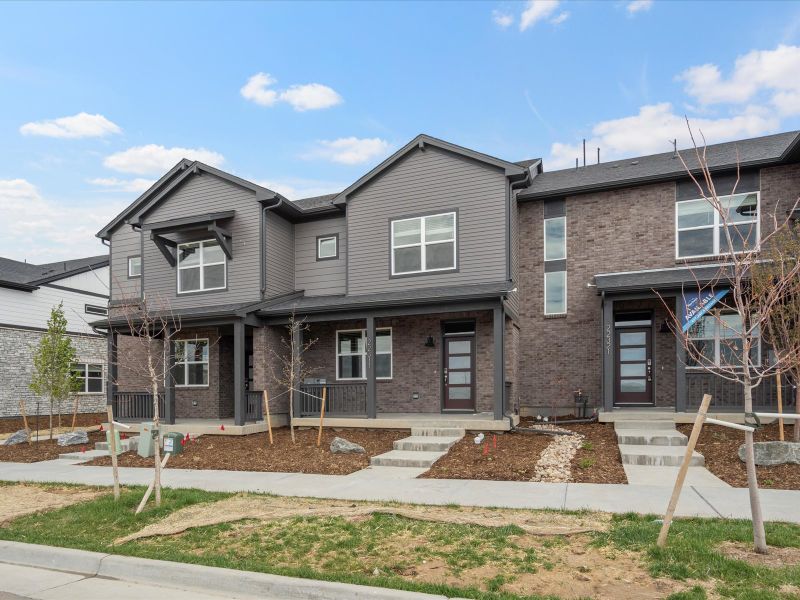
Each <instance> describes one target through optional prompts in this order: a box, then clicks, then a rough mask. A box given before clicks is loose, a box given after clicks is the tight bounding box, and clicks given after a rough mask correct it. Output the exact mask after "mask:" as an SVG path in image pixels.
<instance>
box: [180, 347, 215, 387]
mask: <svg viewBox="0 0 800 600" xmlns="http://www.w3.org/2000/svg"><path fill="white" fill-rule="evenodd" d="M173 375H174V377H175V385H179V386H181V387H191V386H206V385H208V340H207V339H196V340H177V341H176V342H175V370H174V371H173Z"/></svg>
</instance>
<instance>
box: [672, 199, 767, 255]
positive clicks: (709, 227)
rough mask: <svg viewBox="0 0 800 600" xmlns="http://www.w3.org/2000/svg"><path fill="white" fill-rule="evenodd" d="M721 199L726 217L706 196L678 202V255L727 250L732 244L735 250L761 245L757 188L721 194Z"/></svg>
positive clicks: (717, 253) (676, 221)
mask: <svg viewBox="0 0 800 600" xmlns="http://www.w3.org/2000/svg"><path fill="white" fill-rule="evenodd" d="M719 200H720V202H721V204H722V207H723V209H724V211H725V218H724V219H723V217H722V215H721V214H720V212H719V211H718V210H716V209H715V208H714V207H713V206H712V205H711V203H710V202H709V201H708V200H706V199H705V198H700V199H698V200H682V201H680V202H676V203H675V251H676V257H677V258H700V257H705V256H717V255H720V254H727V253H728V250H729V249H730V247H731V246H732V247H733V251H734V252H743V251H744V250H753V249H755V248H758V242H759V237H760V226H759V218H758V217H759V207H758V204H759V194H758V192H752V193H749V194H735V195H733V196H722V197H720V198H719ZM726 222H727V232H726ZM728 235H730V244H729V243H728V237H727V236H728Z"/></svg>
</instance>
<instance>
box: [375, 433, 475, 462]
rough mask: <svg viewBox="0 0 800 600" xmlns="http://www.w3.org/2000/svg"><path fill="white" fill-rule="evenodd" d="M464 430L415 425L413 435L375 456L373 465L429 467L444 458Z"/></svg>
mask: <svg viewBox="0 0 800 600" xmlns="http://www.w3.org/2000/svg"><path fill="white" fill-rule="evenodd" d="M463 437H464V430H463V429H457V428H455V427H413V428H412V429H411V436H409V437H407V438H403V439H401V440H397V441H396V442H394V450H390V451H389V452H385V453H383V454H379V455H378V456H373V457H372V458H371V459H370V461H369V464H370V465H371V466H373V467H395V468H409V467H413V468H418V469H420V468H421V469H429V468H430V467H431V466H432V465H433V463H435V462H436V461H437V460H439V459H440V458H442V457H443V456H444V455H445V454H447V452H448V451H449V450H450V448H451V447H452V446H453V444H455V443H456V442H457V441H458V440H460V439H461V438H463Z"/></svg>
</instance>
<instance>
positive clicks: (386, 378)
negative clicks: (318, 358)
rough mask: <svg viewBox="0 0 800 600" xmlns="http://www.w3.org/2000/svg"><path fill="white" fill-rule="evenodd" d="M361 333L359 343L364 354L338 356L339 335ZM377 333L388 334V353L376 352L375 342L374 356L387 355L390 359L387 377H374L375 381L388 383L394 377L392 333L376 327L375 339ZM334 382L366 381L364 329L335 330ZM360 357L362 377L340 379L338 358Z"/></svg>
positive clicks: (390, 329) (365, 333) (365, 334)
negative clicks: (385, 332)
mask: <svg viewBox="0 0 800 600" xmlns="http://www.w3.org/2000/svg"><path fill="white" fill-rule="evenodd" d="M359 331H360V332H361V343H362V345H363V347H364V352H360V353H348V354H340V353H339V334H340V333H357V332H359ZM379 331H388V332H389V339H390V344H389V352H378V348H377V342H376V347H375V356H377V355H378V354H388V355H389V356H390V357H391V358H390V360H389V376H388V377H377V376H376V377H375V379H377V380H380V381H389V380H390V379H392V378H393V377H394V333H393V332H392V328H391V327H376V328H375V334H376V337H377V333H378V332H379ZM335 341H336V352H335V354H336V380H337V381H366V380H367V330H366V329H337V330H336V340H335ZM359 355H360V356H361V372H362V373H364V377H340V376H339V357H340V356H359Z"/></svg>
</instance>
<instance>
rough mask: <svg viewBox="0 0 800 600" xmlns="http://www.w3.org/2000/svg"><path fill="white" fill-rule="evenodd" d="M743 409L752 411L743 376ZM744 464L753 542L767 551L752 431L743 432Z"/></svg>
mask: <svg viewBox="0 0 800 600" xmlns="http://www.w3.org/2000/svg"><path fill="white" fill-rule="evenodd" d="M744 411H745V412H746V413H751V412H753V388H752V387H750V380H749V377H745V384H744ZM744 445H745V465H746V466H747V488H748V490H749V491H750V512H751V514H752V517H753V544H754V547H755V551H756V552H758V553H759V554H766V553H767V535H766V533H765V531H764V516H763V515H762V513H761V500H760V498H759V495H758V478H757V477H756V455H755V449H754V447H753V432H752V431H746V432H745V434H744Z"/></svg>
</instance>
